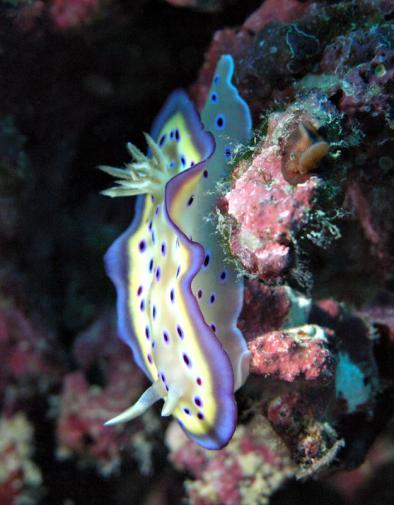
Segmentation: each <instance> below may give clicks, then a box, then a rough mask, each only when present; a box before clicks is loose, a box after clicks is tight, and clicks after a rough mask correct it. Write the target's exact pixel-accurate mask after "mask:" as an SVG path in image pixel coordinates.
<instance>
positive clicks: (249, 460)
mask: <svg viewBox="0 0 394 505" xmlns="http://www.w3.org/2000/svg"><path fill="white" fill-rule="evenodd" d="M167 445H168V446H169V448H170V451H171V452H170V459H171V461H172V462H173V464H174V465H175V467H176V468H177V469H179V470H181V471H186V472H189V473H190V474H192V475H193V477H194V479H195V480H193V481H191V480H189V481H186V492H187V495H188V499H189V502H190V504H191V505H216V504H219V503H220V504H221V505H249V504H252V503H261V504H267V503H268V502H269V497H270V496H271V494H272V493H273V492H274V491H275V490H277V489H279V487H280V486H281V485H282V484H283V483H284V482H285V481H286V480H287V479H289V478H291V477H292V476H293V475H294V472H295V466H294V464H293V463H292V461H291V459H290V457H289V453H288V450H287V449H286V446H285V445H284V444H283V443H282V442H281V440H280V439H279V437H278V436H277V435H276V434H275V432H274V431H273V430H272V428H271V426H270V424H269V423H268V421H267V420H266V419H265V418H263V417H261V416H257V417H256V418H255V419H254V420H253V421H252V422H251V423H249V424H248V425H246V426H239V427H238V428H237V430H236V432H235V435H234V437H233V439H232V441H231V442H230V444H229V445H228V446H227V447H226V448H225V449H222V450H220V451H215V452H212V451H207V450H205V449H202V448H201V447H197V446H196V445H194V444H193V443H192V442H190V441H189V440H187V439H186V438H185V436H184V435H183V433H182V432H181V431H180V429H179V427H178V426H177V425H176V424H175V423H173V424H172V425H170V427H169V429H168V431H167Z"/></svg>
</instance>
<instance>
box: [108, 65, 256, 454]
mask: <svg viewBox="0 0 394 505" xmlns="http://www.w3.org/2000/svg"><path fill="white" fill-rule="evenodd" d="M233 71H234V64H233V60H232V58H231V56H229V55H225V56H222V58H221V59H220V61H219V63H218V66H217V69H216V73H215V76H214V78H213V82H212V86H211V89H210V91H209V95H208V99H207V103H206V105H205V107H204V109H203V111H202V113H201V117H200V116H199V114H198V113H197V111H196V110H195V108H194V106H193V104H192V102H191V101H190V100H189V98H188V96H187V95H186V93H185V92H184V91H181V90H178V91H175V92H174V93H173V94H172V95H171V96H170V97H169V99H168V100H167V102H166V103H165V104H164V106H163V108H162V110H161V112H160V113H159V115H158V117H157V118H156V120H155V121H154V124H153V127H152V131H151V134H150V135H145V137H146V141H147V144H148V148H149V149H148V154H147V156H145V155H144V154H143V153H142V152H141V151H140V150H139V149H137V148H136V147H135V146H134V145H131V144H128V150H129V152H130V154H131V155H132V157H133V161H132V162H131V163H130V164H128V165H126V167H125V168H124V169H117V168H111V167H107V166H105V167H100V168H101V169H102V170H104V171H105V172H107V173H109V174H110V175H113V176H115V177H116V178H117V179H118V180H117V181H116V182H117V186H115V187H113V188H111V189H108V190H106V191H104V192H103V193H104V194H106V195H108V196H128V195H139V196H138V198H137V203H136V212H135V217H134V220H133V222H132V224H131V225H130V227H129V228H128V229H127V230H126V231H125V232H124V233H123V234H122V235H121V236H120V237H119V238H118V239H117V240H116V241H115V242H114V244H113V245H112V246H111V247H110V249H109V250H108V252H107V254H106V256H105V265H106V270H107V273H108V275H109V277H110V278H111V280H112V281H113V283H114V285H115V288H116V292H117V314H118V332H119V336H120V338H121V339H123V340H124V341H125V342H126V343H127V344H128V345H129V346H130V347H131V349H132V351H133V355H134V359H135V361H136V363H137V364H138V365H139V367H140V368H141V369H142V370H143V371H144V372H145V374H146V375H147V376H148V378H149V379H150V380H151V381H152V385H151V386H150V387H149V388H148V389H147V390H146V391H145V392H144V393H143V395H142V396H141V397H140V398H139V400H138V401H137V402H136V403H135V404H134V405H133V406H132V407H130V408H129V409H127V410H126V411H125V412H123V413H122V414H120V415H119V416H117V417H115V418H114V419H112V420H110V421H108V422H107V423H106V424H108V425H112V424H115V423H118V422H123V421H127V420H130V419H132V418H134V417H136V416H138V415H140V414H141V413H143V412H144V411H145V410H146V409H147V408H148V407H150V406H151V405H152V404H153V403H154V402H156V401H157V400H160V399H163V400H164V405H163V409H162V415H163V416H168V415H170V414H172V415H173V416H174V417H175V418H176V419H177V420H178V422H179V424H180V425H181V427H182V428H183V430H184V431H185V433H186V434H187V435H188V436H189V437H190V438H191V439H193V440H194V441H195V442H197V443H198V444H199V445H201V446H203V447H205V448H207V449H219V448H221V447H223V446H225V445H226V444H227V443H228V442H229V440H230V439H231V437H232V434H233V432H234V429H235V425H236V404H235V399H234V391H235V390H236V389H237V388H239V387H240V386H241V385H242V384H243V383H244V382H245V380H246V377H247V375H248V373H249V353H248V350H247V346H246V343H245V341H244V338H243V336H242V334H241V332H240V330H239V329H238V328H237V326H236V323H237V319H238V316H239V313H240V310H241V306H242V296H243V281H242V279H241V278H239V276H238V275H237V273H236V271H235V270H234V268H233V267H232V266H231V265H230V264H229V263H228V262H226V261H225V254H224V252H223V250H222V247H221V246H220V243H219V241H218V239H217V236H216V234H215V225H214V223H212V220H210V219H208V216H209V215H210V214H211V213H212V212H213V211H214V210H215V207H216V204H217V199H218V196H217V191H216V186H217V183H218V181H220V180H221V179H222V178H223V177H226V176H228V172H229V166H228V161H229V160H230V159H231V157H232V154H233V151H234V149H235V148H236V146H237V145H239V144H244V143H246V142H248V140H249V139H250V136H251V116H250V112H249V108H248V106H247V104H246V103H245V101H244V100H243V99H242V98H241V96H240V95H239V94H238V91H237V89H236V87H235V86H234V85H233V84H232V82H231V80H232V75H233Z"/></svg>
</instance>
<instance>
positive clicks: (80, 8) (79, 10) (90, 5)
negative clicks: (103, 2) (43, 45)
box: [49, 0, 100, 30]
mask: <svg viewBox="0 0 394 505" xmlns="http://www.w3.org/2000/svg"><path fill="white" fill-rule="evenodd" d="M99 9H100V2H99V1H98V0H52V1H51V5H50V7H49V14H50V16H51V18H52V20H53V23H54V25H55V27H56V28H58V29H59V30H68V29H70V28H77V27H79V26H81V25H83V24H86V23H89V22H90V21H91V20H92V19H93V17H94V16H95V15H96V14H97V13H98V11H99Z"/></svg>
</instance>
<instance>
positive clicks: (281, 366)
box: [248, 325, 335, 382]
mask: <svg viewBox="0 0 394 505" xmlns="http://www.w3.org/2000/svg"><path fill="white" fill-rule="evenodd" d="M328 339H329V334H328V335H327V333H325V332H324V331H323V330H322V329H321V328H320V327H318V326H314V325H305V326H301V327H298V328H294V329H291V330H283V331H273V332H270V333H266V334H264V335H263V336H260V337H257V338H255V339H254V340H252V341H250V342H249V344H248V347H249V350H250V352H251V354H252V359H251V363H250V372H251V373H253V374H261V375H264V376H276V377H277V378H278V379H281V380H284V381H287V382H292V381H294V380H295V379H296V378H298V377H300V376H301V377H304V378H305V379H306V380H315V379H317V378H319V379H320V380H323V377H324V376H325V377H326V380H327V381H329V380H330V379H332V375H333V368H334V363H335V360H334V359H333V356H332V354H331V353H330V351H329V350H328V349H327V340H328Z"/></svg>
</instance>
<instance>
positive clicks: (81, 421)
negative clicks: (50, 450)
mask: <svg viewBox="0 0 394 505" xmlns="http://www.w3.org/2000/svg"><path fill="white" fill-rule="evenodd" d="M115 337H116V332H115V328H114V325H113V319H112V318H109V317H108V316H107V317H104V318H103V319H102V320H100V321H97V322H96V323H95V324H94V325H93V326H92V327H91V328H90V329H89V330H87V331H86V332H85V333H84V334H83V335H81V336H80V337H79V338H78V339H77V340H76V343H75V346H74V352H75V355H76V358H77V360H78V362H79V364H80V367H81V370H80V371H77V372H71V373H68V374H67V375H65V377H64V380H63V388H62V393H61V396H60V403H59V409H60V411H59V419H58V423H57V440H58V456H59V457H61V458H67V457H70V456H72V455H74V456H77V457H79V458H81V459H82V460H83V461H84V462H85V463H90V464H91V465H97V466H98V467H99V468H100V471H101V472H103V473H111V472H112V471H114V470H115V469H117V468H118V467H119V465H120V462H121V454H120V448H121V447H123V446H125V445H127V446H128V447H129V449H130V450H133V451H135V454H136V457H139V455H138V454H137V453H138V450H139V447H140V446H141V444H143V443H144V440H143V437H142V432H143V430H141V429H140V430H136V429H135V425H134V427H133V434H132V435H131V434H130V433H129V432H128V431H127V430H126V431H125V430H122V429H119V427H118V428H109V427H107V426H104V423H105V421H108V419H111V418H112V417H114V415H115V414H117V413H118V412H119V411H122V410H124V409H125V408H126V407H127V406H128V405H130V403H132V402H134V401H135V400H136V398H137V397H138V396H139V395H140V394H141V391H142V389H143V386H144V381H143V376H142V374H141V373H140V372H137V371H136V369H135V368H134V366H132V365H131V364H130V356H129V350H128V349H127V348H126V347H125V346H124V344H122V343H121V342H120V341H119V340H118V339H116V338H115ZM98 359H99V360H100V361H101V366H100V368H101V371H100V373H101V374H103V377H104V380H105V383H104V385H103V386H99V385H97V384H89V382H88V379H87V377H86V373H87V372H88V371H89V369H90V368H91V367H92V366H95V364H96V363H97V360H98ZM148 417H149V416H148ZM148 417H147V418H146V419H148ZM155 423H156V421H155V419H154V417H153V414H152V415H151V418H150V424H151V428H152V427H153V428H155ZM148 431H149V427H148ZM145 444H146V446H148V445H149V442H148V441H147V440H145ZM147 457H149V454H148V455H147ZM141 464H142V465H144V464H146V462H141Z"/></svg>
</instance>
